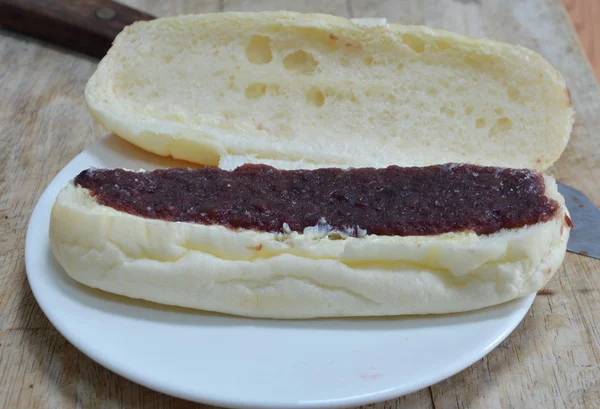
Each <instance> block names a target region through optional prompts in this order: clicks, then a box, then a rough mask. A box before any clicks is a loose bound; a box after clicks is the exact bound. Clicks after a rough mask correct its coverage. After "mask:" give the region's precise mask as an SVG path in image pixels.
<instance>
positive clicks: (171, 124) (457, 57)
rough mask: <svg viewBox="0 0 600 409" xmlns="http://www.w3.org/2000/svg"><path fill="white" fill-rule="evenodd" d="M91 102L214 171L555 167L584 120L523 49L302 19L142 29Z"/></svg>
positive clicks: (110, 120)
mask: <svg viewBox="0 0 600 409" xmlns="http://www.w3.org/2000/svg"><path fill="white" fill-rule="evenodd" d="M87 96H88V102H89V104H90V108H91V111H92V113H93V114H94V115H95V117H96V118H97V119H98V120H99V121H100V122H101V123H102V124H103V125H104V126H106V127H107V128H108V129H110V130H112V131H115V132H116V133H118V134H119V135H121V136H123V137H124V138H126V139H129V140H130V141H132V142H133V143H136V144H138V145H139V146H141V147H143V148H145V149H148V150H150V151H153V152H156V153H159V154H163V155H172V156H175V157H179V158H182V159H188V160H192V161H196V162H204V163H207V164H212V165H215V164H218V162H219V160H220V159H221V157H223V156H235V155H238V156H241V157H243V158H250V157H255V158H257V159H256V160H255V161H263V162H269V161H275V160H284V161H296V160H302V161H304V162H305V163H309V164H310V163H313V164H319V165H339V166H344V165H351V166H385V165H390V164H401V165H424V164H432V163H441V162H451V161H457V162H471V163H480V164H486V165H499V166H519V167H529V168H537V169H544V168H546V167H548V166H549V165H550V164H551V163H552V162H554V161H555V160H556V159H557V158H558V156H559V155H560V153H561V152H562V150H563V149H564V147H565V145H566V143H567V140H568V137H569V134H570V130H571V123H572V110H571V108H570V102H569V100H568V97H567V95H566V93H565V84H564V82H563V80H562V78H561V76H560V74H559V73H558V72H557V71H556V70H554V69H553V68H552V67H551V66H550V64H548V63H547V62H546V61H545V60H544V59H542V58H541V57H540V56H539V55H537V54H535V53H533V52H531V51H529V50H526V49H524V48H521V47H514V46H508V45H504V44H499V43H495V42H491V41H488V40H476V39H471V38H467V37H462V36H458V35H455V34H451V33H448V32H444V31H435V30H431V29H428V28H425V27H406V26H395V25H378V26H377V25H376V26H374V27H365V26H363V25H358V24H355V23H352V22H351V21H349V20H345V19H341V18H334V17H326V16H315V15H310V16H309V15H298V14H293V13H265V14H241V13H239V14H238V13H225V14H219V15H212V14H207V15H202V16H186V17H177V18H166V19H159V20H156V21H153V22H144V23H136V24H134V25H133V26H131V27H129V28H128V29H126V30H125V32H124V33H122V34H121V35H120V36H119V37H118V39H117V41H116V42H115V46H114V47H113V49H112V50H111V51H110V52H109V54H108V56H107V57H106V58H105V59H104V60H103V61H102V63H101V64H100V67H99V69H98V71H97V72H96V73H95V74H94V76H93V77H92V79H91V80H90V83H89V84H88V89H87Z"/></svg>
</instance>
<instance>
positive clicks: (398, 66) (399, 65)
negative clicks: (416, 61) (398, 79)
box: [396, 63, 404, 71]
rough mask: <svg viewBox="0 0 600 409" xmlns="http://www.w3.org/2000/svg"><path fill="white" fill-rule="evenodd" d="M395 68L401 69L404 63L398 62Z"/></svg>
mask: <svg viewBox="0 0 600 409" xmlns="http://www.w3.org/2000/svg"><path fill="white" fill-rule="evenodd" d="M396 69H397V70H398V71H402V70H403V69H404V64H402V63H399V64H398V65H396Z"/></svg>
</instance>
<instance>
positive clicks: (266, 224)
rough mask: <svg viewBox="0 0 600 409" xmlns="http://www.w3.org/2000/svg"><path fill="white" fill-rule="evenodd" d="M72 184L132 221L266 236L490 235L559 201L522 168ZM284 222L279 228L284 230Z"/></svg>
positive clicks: (542, 216)
mask: <svg viewBox="0 0 600 409" xmlns="http://www.w3.org/2000/svg"><path fill="white" fill-rule="evenodd" d="M75 184H76V185H80V186H82V187H84V188H87V189H89V190H90V192H91V194H92V196H94V197H95V199H96V201H97V202H98V203H100V204H102V205H105V206H110V207H112V208H114V209H117V210H119V211H123V212H127V213H130V214H133V215H137V216H141V217H146V218H151V219H161V220H167V221H180V222H192V223H201V224H218V225H223V226H227V227H230V228H234V229H237V228H242V229H252V230H257V231H264V232H289V231H290V230H291V231H296V232H300V233H301V232H303V230H304V228H305V227H312V226H315V225H317V224H318V223H319V220H321V225H323V224H325V223H326V224H327V225H328V226H329V227H328V228H330V229H332V230H334V231H335V230H339V231H341V232H346V233H347V235H349V236H361V234H364V233H365V231H366V233H367V234H377V235H385V236H392V235H393V236H409V235H437V234H441V233H447V232H459V231H469V230H473V231H475V232H476V233H477V234H490V233H494V232H496V231H498V230H500V229H503V228H518V227H523V226H526V225H531V224H535V223H539V222H544V221H547V220H549V219H550V218H552V216H554V215H555V213H556V211H557V209H558V204H557V203H556V201H554V200H551V199H549V198H548V197H546V196H545V195H544V191H545V185H544V179H543V176H542V175H541V174H539V173H537V172H533V171H530V170H523V169H506V168H495V167H481V166H474V165H463V164H460V165H457V164H445V165H436V166H428V167H406V168H402V167H397V166H390V167H388V168H382V169H374V168H357V169H349V170H342V169H336V168H327V169H317V170H277V169H274V168H272V167H269V166H264V165H244V166H242V167H240V168H237V169H236V170H234V171H225V170H221V169H215V168H208V167H207V168H200V169H162V170H155V171H151V172H132V171H125V170H122V169H111V170H107V169H102V170H98V169H90V170H86V171H83V172H81V173H80V174H79V175H78V176H77V177H76V179H75ZM285 223H287V224H285Z"/></svg>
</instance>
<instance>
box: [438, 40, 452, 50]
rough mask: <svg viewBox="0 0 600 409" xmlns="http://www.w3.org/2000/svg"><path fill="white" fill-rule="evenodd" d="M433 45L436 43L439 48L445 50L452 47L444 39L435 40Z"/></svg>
mask: <svg viewBox="0 0 600 409" xmlns="http://www.w3.org/2000/svg"><path fill="white" fill-rule="evenodd" d="M435 45H437V46H438V48H439V49H440V50H446V49H448V48H450V47H452V46H451V45H450V43H449V42H448V41H446V40H435Z"/></svg>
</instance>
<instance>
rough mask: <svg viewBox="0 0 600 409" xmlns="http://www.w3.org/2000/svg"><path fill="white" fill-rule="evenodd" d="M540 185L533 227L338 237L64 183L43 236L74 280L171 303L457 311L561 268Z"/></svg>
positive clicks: (257, 310) (249, 311)
mask: <svg viewBox="0 0 600 409" xmlns="http://www.w3.org/2000/svg"><path fill="white" fill-rule="evenodd" d="M142 178H143V176H142V175H140V179H142ZM544 184H545V192H544V194H545V196H547V197H548V198H550V199H552V200H556V202H557V203H558V210H557V211H556V213H555V214H554V215H553V216H552V217H551V218H549V219H548V220H545V221H543V222H539V223H535V224H533V225H528V226H524V227H520V228H505V229H501V230H499V231H496V232H495V233H493V234H475V233H474V232H473V231H459V232H450V233H445V234H439V235H422V236H416V235H408V236H393V235H377V234H371V233H369V231H366V232H365V234H364V235H359V236H358V237H346V238H342V239H341V238H340V237H339V234H336V235H335V237H332V236H331V235H329V234H327V232H325V233H322V231H321V229H319V228H317V227H318V226H315V228H311V227H308V228H306V229H304V231H300V232H297V231H288V232H287V233H284V234H281V233H278V232H268V231H256V230H252V229H232V228H230V227H227V226H223V225H218V224H213V225H206V224H201V223H192V222H180V221H168V220H161V219H160V218H148V217H141V216H138V215H135V214H131V213H128V212H125V211H120V210H119V209H116V208H113V207H111V206H108V205H104V204H101V203H99V201H98V200H97V196H96V195H91V192H90V190H88V189H87V188H84V187H82V186H81V185H79V184H77V183H73V182H71V183H69V184H68V185H67V186H66V187H65V188H64V189H62V191H61V192H60V194H59V196H58V198H57V200H56V202H55V204H54V206H53V208H52V214H51V223H50V237H51V244H52V249H53V252H54V254H55V256H56V258H57V259H58V261H59V262H60V264H61V265H62V266H63V267H64V269H65V271H66V272H67V273H68V274H69V276H71V277H72V278H73V279H75V280H77V281H79V282H81V283H83V284H85V285H87V286H90V287H94V288H98V289H101V290H105V291H109V292H112V293H116V294H121V295H125V296H128V297H131V298H141V299H145V300H149V301H154V302H158V303H163V304H168V305H177V306H182V307H190V308H197V309H202V310H210V311H216V312H221V313H228V314H236V315H242V316H249V317H263V318H289V319H300V318H314V317H345V316H385V315H401V314H442V313H454V312H461V311H468V310H473V309H478V308H483V307H488V306H492V305H496V304H499V303H503V302H506V301H509V300H513V299H515V298H519V297H522V296H525V295H529V294H531V293H534V292H535V291H537V290H539V289H541V288H542V287H543V286H544V285H545V284H546V283H547V282H548V280H550V278H551V277H552V276H553V275H554V273H555V272H556V271H557V269H558V268H559V266H560V265H561V263H562V261H563V258H564V255H565V248H566V243H567V241H568V238H569V232H570V222H569V218H568V212H567V210H566V208H565V207H564V201H563V198H562V196H561V195H560V194H559V193H558V191H557V189H556V183H555V182H554V180H553V179H552V178H550V177H547V176H546V177H544ZM121 189H124V190H123V192H126V193H121V194H124V195H125V196H121V197H123V198H125V197H127V198H129V197H130V196H131V194H135V195H139V194H142V193H140V192H138V191H137V189H134V190H133V191H129V192H127V189H126V188H124V187H123V186H121ZM172 204H175V202H172ZM508 211H510V210H509V209H508ZM381 217H382V218H383V217H386V215H384V214H382V216H381ZM386 220H387V219H386Z"/></svg>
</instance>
